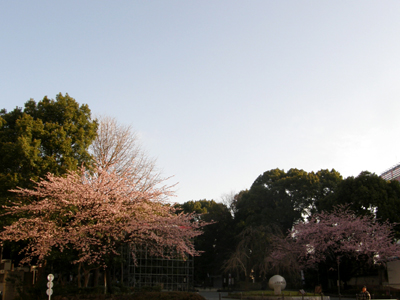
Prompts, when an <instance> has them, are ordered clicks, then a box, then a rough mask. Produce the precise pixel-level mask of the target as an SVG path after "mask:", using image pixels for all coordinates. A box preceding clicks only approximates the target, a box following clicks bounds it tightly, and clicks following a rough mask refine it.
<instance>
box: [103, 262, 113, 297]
mask: <svg viewBox="0 0 400 300" xmlns="http://www.w3.org/2000/svg"><path fill="white" fill-rule="evenodd" d="M104 271H105V276H106V277H105V278H106V284H107V286H106V291H107V293H109V294H112V293H113V290H112V284H111V270H110V267H107V268H106V269H105V270H104Z"/></svg>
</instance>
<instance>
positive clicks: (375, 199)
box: [320, 171, 400, 223]
mask: <svg viewBox="0 0 400 300" xmlns="http://www.w3.org/2000/svg"><path fill="white" fill-rule="evenodd" d="M347 204H348V205H349V208H350V209H351V210H352V211H354V212H355V213H356V214H358V215H372V216H375V217H376V218H377V219H379V220H382V221H386V220H388V221H390V222H391V223H399V222H400V183H399V182H398V181H396V180H393V181H387V180H385V179H383V178H381V177H379V176H378V175H376V174H374V173H370V172H367V171H364V172H361V173H360V174H359V175H358V176H357V177H353V176H350V177H347V178H346V179H344V180H343V181H342V182H340V184H339V185H338V187H337V189H336V191H335V193H332V194H331V195H329V197H326V198H324V199H323V201H321V203H320V208H321V209H323V210H325V211H332V209H333V208H334V207H335V206H337V205H347Z"/></svg>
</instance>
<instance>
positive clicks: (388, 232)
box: [271, 206, 400, 294]
mask: <svg viewBox="0 0 400 300" xmlns="http://www.w3.org/2000/svg"><path fill="white" fill-rule="evenodd" d="M277 245H278V244H277ZM293 255H294V256H295V257H297V261H298V262H299V263H300V266H301V267H303V268H312V267H315V266H316V265H317V264H318V263H320V262H324V261H326V260H334V261H336V262H337V268H338V269H339V265H340V260H341V259H342V258H344V257H351V258H353V259H360V258H363V260H364V259H366V262H367V263H370V264H374V263H376V262H377V261H381V262H384V261H385V260H386V259H387V258H390V257H393V256H399V255H400V246H399V245H398V244H396V243H395V240H394V231H393V224H390V223H388V222H383V223H381V222H379V220H377V219H375V218H374V217H373V216H370V215H369V216H368V215H367V216H357V215H356V214H355V213H354V212H353V211H351V210H350V209H348V207H347V206H338V207H336V208H334V210H333V211H332V212H330V213H327V212H324V211H323V212H321V213H317V214H314V215H313V216H312V217H311V219H310V220H309V221H308V222H300V223H298V224H296V225H295V226H294V227H293V229H292V230H291V231H290V233H289V235H288V236H287V238H286V240H285V241H281V243H280V244H279V246H277V247H276V250H275V251H274V253H273V254H272V256H271V257H272V258H273V259H274V260H276V262H277V263H278V262H279V261H282V260H287V259H288V257H290V256H293ZM338 271H339V270H338ZM339 274H340V273H339V272H338V276H340V275H339ZM338 279H339V280H340V278H338ZM339 294H340V290H339Z"/></svg>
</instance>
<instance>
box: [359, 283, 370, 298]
mask: <svg viewBox="0 0 400 300" xmlns="http://www.w3.org/2000/svg"><path fill="white" fill-rule="evenodd" d="M358 300H371V295H370V293H369V292H368V291H367V287H366V286H364V287H363V288H362V291H361V293H360V294H358Z"/></svg>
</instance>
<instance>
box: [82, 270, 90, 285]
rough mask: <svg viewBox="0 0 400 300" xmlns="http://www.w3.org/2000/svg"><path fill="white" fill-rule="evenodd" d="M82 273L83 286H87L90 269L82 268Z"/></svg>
mask: <svg viewBox="0 0 400 300" xmlns="http://www.w3.org/2000/svg"><path fill="white" fill-rule="evenodd" d="M83 274H84V276H85V283H84V287H85V288H87V287H88V285H89V279H90V270H85V269H84V270H83Z"/></svg>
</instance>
